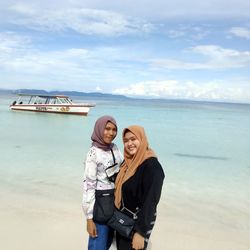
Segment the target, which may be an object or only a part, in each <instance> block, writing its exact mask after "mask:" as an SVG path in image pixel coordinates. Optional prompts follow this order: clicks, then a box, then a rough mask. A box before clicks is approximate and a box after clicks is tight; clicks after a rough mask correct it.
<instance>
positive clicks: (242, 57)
mask: <svg viewBox="0 0 250 250" xmlns="http://www.w3.org/2000/svg"><path fill="white" fill-rule="evenodd" d="M186 53H188V54H190V57H189V58H191V59H190V60H193V59H192V58H197V55H200V56H201V57H199V59H196V61H197V60H198V62H186V61H187V60H186V61H184V60H177V59H168V58H167V59H153V60H151V63H152V66H153V67H162V68H167V69H176V70H180V69H184V70H197V69H198V70H199V69H206V70H224V69H231V68H243V67H249V65H250V51H238V50H233V49H224V48H222V47H221V46H217V45H199V46H195V47H193V48H190V49H189V50H187V51H186Z"/></svg>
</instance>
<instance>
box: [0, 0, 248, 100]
mask: <svg viewBox="0 0 250 250" xmlns="http://www.w3.org/2000/svg"><path fill="white" fill-rule="evenodd" d="M0 76H1V77H0V88H10V89H18V88H35V89H46V90H74V91H82V92H95V91H100V92H103V93H113V94H123V95H127V96H134V97H157V98H174V99H192V100H210V101H213V100H214V101H232V102H248V103H250V1H249V0H237V1H236V0H221V1H219V0H217V1H215V0H212V1H197V0H175V1H169V0H154V1H153V0H150V1H149V0H144V1H142V0H138V1H131V0H126V1H118V0H116V1H115V0H107V1H96V0H91V1H89V0H84V1H83V0H71V1H64V0H61V1H59V0H53V1H48V0H33V1H27V0H24V1H14V0H8V1H7V0H2V1H1V2H0Z"/></svg>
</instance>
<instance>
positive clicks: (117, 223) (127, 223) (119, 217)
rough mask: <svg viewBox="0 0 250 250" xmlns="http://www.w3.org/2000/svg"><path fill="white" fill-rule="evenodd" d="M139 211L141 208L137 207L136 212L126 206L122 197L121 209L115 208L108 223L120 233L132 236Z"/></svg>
mask: <svg viewBox="0 0 250 250" xmlns="http://www.w3.org/2000/svg"><path fill="white" fill-rule="evenodd" d="M139 211H140V209H139V208H137V210H136V213H134V212H132V211H131V210H129V209H128V208H126V207H125V206H124V202H123V198H122V208H121V210H118V209H117V208H115V210H114V213H113V215H112V217H111V218H110V219H109V221H108V223H107V224H108V225H109V226H110V227H112V228H113V229H114V230H116V231H117V232H118V233H119V234H120V235H122V236H124V237H126V238H132V236H133V229H134V224H135V220H136V219H137V213H138V212H139ZM128 214H130V215H131V216H129V215H128Z"/></svg>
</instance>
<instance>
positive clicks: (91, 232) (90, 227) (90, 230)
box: [87, 219, 97, 238]
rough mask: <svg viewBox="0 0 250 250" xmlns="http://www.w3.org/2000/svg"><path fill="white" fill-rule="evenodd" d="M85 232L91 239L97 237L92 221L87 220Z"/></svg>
mask: <svg viewBox="0 0 250 250" xmlns="http://www.w3.org/2000/svg"><path fill="white" fill-rule="evenodd" d="M87 231H88V233H89V236H90V237H92V238H95V237H97V231H96V226H95V223H94V221H93V220H92V219H87Z"/></svg>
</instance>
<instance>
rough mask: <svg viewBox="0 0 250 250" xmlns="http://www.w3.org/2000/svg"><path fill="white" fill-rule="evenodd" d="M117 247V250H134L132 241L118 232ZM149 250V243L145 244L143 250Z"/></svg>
mask: <svg viewBox="0 0 250 250" xmlns="http://www.w3.org/2000/svg"><path fill="white" fill-rule="evenodd" d="M116 245H117V250H133V248H132V239H128V238H125V237H123V236H121V235H120V234H119V233H117V232H116ZM146 249H147V243H146V242H144V248H143V249H142V250H146Z"/></svg>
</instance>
